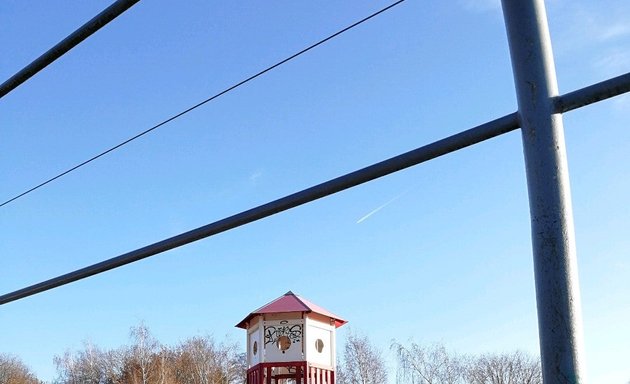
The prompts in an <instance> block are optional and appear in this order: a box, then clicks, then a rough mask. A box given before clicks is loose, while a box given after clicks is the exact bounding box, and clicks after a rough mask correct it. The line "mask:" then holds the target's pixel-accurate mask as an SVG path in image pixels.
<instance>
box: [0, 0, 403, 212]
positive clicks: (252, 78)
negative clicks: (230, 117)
mask: <svg viewBox="0 0 630 384" xmlns="http://www.w3.org/2000/svg"><path fill="white" fill-rule="evenodd" d="M404 1H405V0H398V1H396V2H394V3H392V4H390V5H388V6H386V7H384V8H382V9H380V10H378V11H376V12H374V13H372V14H371V15H369V16H366V17H364V18H363V19H361V20H359V21H357V22H354V23H352V24H351V25H349V26H347V27H345V28H343V29H341V30H339V31H337V32H335V33H333V34H331V35H329V36H328V37H325V38H323V39H321V40H319V41H318V42H316V43H314V44H311V45H310V46H308V47H306V48H304V49H302V50H301V51H298V52H296V53H294V54H292V55H291V56H289V57H287V58H285V59H283V60H280V61H278V62H277V63H275V64H273V65H271V66H269V67H267V68H265V69H263V70H261V71H260V72H257V73H256V74H254V75H252V76H249V77H248V78H246V79H244V80H241V81H239V82H238V83H236V84H234V85H232V86H230V87H228V88H226V89H224V90H222V91H220V92H219V93H216V94H214V95H212V96H210V97H208V98H207V99H205V100H203V101H201V102H199V103H197V104H195V105H193V106H192V107H190V108H187V109H185V110H183V111H181V112H179V113H177V114H176V115H173V116H171V117H169V118H167V119H166V120H163V121H162V122H160V123H158V124H156V125H154V126H152V127H150V128H148V129H146V130H144V131H142V132H140V133H138V134H136V135H134V136H132V137H130V138H128V139H127V140H125V141H123V142H121V143H119V144H116V145H114V146H113V147H111V148H109V149H106V150H105V151H103V152H100V153H99V154H97V155H95V156H93V157H91V158H89V159H87V160H85V161H83V162H81V163H79V164H77V165H75V166H73V167H71V168H69V169H67V170H65V171H63V172H61V173H59V174H57V175H56V176H53V177H51V178H49V179H47V180H45V181H43V182H41V183H39V184H37V185H35V186H34V187H32V188H30V189H28V190H26V191H24V192H22V193H20V194H18V195H15V196H13V197H11V198H10V199H8V200H5V201H4V202H2V203H0V208H1V207H4V206H5V205H7V204H10V203H12V202H14V201H15V200H17V199H19V198H21V197H24V196H26V195H28V194H30V193H32V192H34V191H36V190H38V189H40V188H42V187H44V186H45V185H48V184H50V183H52V182H53V181H55V180H57V179H59V178H61V177H63V176H65V175H67V174H69V173H71V172H73V171H76V170H77V169H79V168H82V167H84V166H86V165H87V164H89V163H91V162H93V161H95V160H97V159H99V158H101V157H103V156H105V155H107V154H109V153H111V152H113V151H115V150H117V149H119V148H121V147H123V146H125V145H127V144H129V143H131V142H132V141H135V140H137V139H139V138H141V137H142V136H144V135H146V134H148V133H150V132H153V131H155V130H156V129H158V128H160V127H162V126H164V125H166V124H168V123H170V122H171V121H173V120H175V119H178V118H179V117H181V116H183V115H186V114H187V113H189V112H192V111H194V110H195V109H197V108H199V107H201V106H203V105H205V104H207V103H209V102H211V101H213V100H215V99H217V98H219V97H221V96H223V95H225V94H226V93H228V92H231V91H233V90H235V89H236V88H239V87H241V86H242V85H244V84H247V83H249V82H250V81H252V80H254V79H256V78H257V77H260V76H262V75H264V74H265V73H267V72H269V71H272V70H274V69H275V68H278V67H279V66H281V65H283V64H285V63H287V62H289V61H291V60H293V59H295V58H297V57H298V56H301V55H303V54H305V53H306V52H308V51H310V50H312V49H314V48H316V47H318V46H320V45H322V44H324V43H326V42H328V41H330V40H332V39H334V38H335V37H337V36H339V35H341V34H343V33H344V32H347V31H349V30H351V29H353V28H355V27H357V26H359V25H361V24H363V23H365V22H366V21H368V20H370V19H372V18H374V17H376V16H378V15H380V14H382V13H384V12H386V11H388V10H390V9H392V8H394V7H395V6H397V5H399V4H401V3H403V2H404Z"/></svg>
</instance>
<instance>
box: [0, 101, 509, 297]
mask: <svg viewBox="0 0 630 384" xmlns="http://www.w3.org/2000/svg"><path fill="white" fill-rule="evenodd" d="M517 120H518V118H517V116H516V113H511V114H509V115H505V116H503V117H500V118H498V119H495V120H492V121H489V122H487V123H484V124H482V125H479V126H477V127H474V128H471V129H469V130H466V131H463V132H460V133H457V134H455V135H452V136H449V137H446V138H444V139H442V140H438V141H436V142H433V143H431V144H427V145H425V146H423V147H420V148H417V149H414V150H412V151H409V152H406V153H403V154H402V155H398V156H395V157H391V158H389V159H387V160H383V161H381V162H380V163H376V164H372V165H370V166H368V167H365V168H362V169H359V170H357V171H354V172H351V173H348V174H345V175H343V176H339V177H337V178H335V179H332V180H328V181H326V182H324V183H321V184H317V185H315V186H312V187H310V188H307V189H303V190H301V191H299V192H296V193H293V194H291V195H288V196H285V197H282V198H280V199H277V200H274V201H271V202H269V203H266V204H263V205H259V206H257V207H254V208H251V209H249V210H247V211H243V212H241V213H237V214H235V215H232V216H229V217H226V218H224V219H221V220H219V221H215V222H213V223H210V224H207V225H204V226H203V227H199V228H196V229H193V230H190V231H188V232H184V233H182V234H179V235H177V236H173V237H171V238H168V239H165V240H162V241H159V242H157V243H153V244H150V245H147V246H146V247H143V248H139V249H136V250H135V251H131V252H127V253H125V254H122V255H119V256H116V257H113V258H111V259H107V260H104V261H101V262H100V263H96V264H92V265H90V266H87V267H85V268H81V269H78V270H76V271H73V272H69V273H66V274H64V275H61V276H57V277H54V278H52V279H49V280H46V281H43V282H41V283H37V284H34V285H31V286H28V287H26V288H22V289H19V290H17V291H14V292H10V293H7V294H4V295H0V305H2V304H6V303H10V302H12V301H15V300H20V299H23V298H25V297H28V296H32V295H35V294H37V293H40V292H44V291H47V290H49V289H53V288H56V287H59V286H62V285H65V284H70V283H72V282H74V281H77V280H81V279H85V278H87V277H90V276H93V275H96V274H99V273H102V272H105V271H109V270H111V269H114V268H118V267H122V266H123V265H126V264H130V263H133V262H136V261H139V260H142V259H144V258H147V257H150V256H154V255H157V254H159V253H162V252H166V251H168V250H171V249H173V248H177V247H181V246H183V245H186V244H189V243H192V242H194V241H197V240H201V239H204V238H206V237H210V236H213V235H216V234H219V233H222V232H225V231H228V230H230V229H234V228H237V227H240V226H241V225H245V224H248V223H251V222H254V221H256V220H260V219H263V218H265V217H268V216H271V215H275V214H276V213H279V212H282V211H286V210H288V209H291V208H295V207H297V206H300V205H302V204H306V203H309V202H311V201H314V200H317V199H321V198H322V197H326V196H330V195H332V194H335V193H337V192H340V191H343V190H346V189H348V188H352V187H355V186H357V185H359V184H363V183H367V182H368V181H371V180H374V179H377V178H379V177H383V176H386V175H389V174H391V173H394V172H397V171H400V170H402V169H405V168H409V167H411V166H414V165H417V164H420V163H423V162H425V161H429V160H431V159H435V158H437V157H439V156H442V155H445V154H447V153H450V152H454V151H457V150H458V149H461V148H465V147H468V146H471V145H473V144H476V143H480V142H482V141H484V140H488V139H490V138H493V137H496V136H499V135H501V134H503V133H507V132H510V131H514V130H516V129H517V128H518V122H517Z"/></svg>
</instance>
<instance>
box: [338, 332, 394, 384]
mask: <svg viewBox="0 0 630 384" xmlns="http://www.w3.org/2000/svg"><path fill="white" fill-rule="evenodd" d="M337 381H338V382H339V384H383V383H386V382H387V369H386V368H385V362H384V360H383V357H382V354H381V352H380V351H379V350H378V349H377V348H376V347H374V346H373V345H372V344H371V343H370V340H369V339H368V338H367V336H359V335H356V334H353V333H350V334H348V338H347V339H346V345H345V348H344V353H343V361H342V363H341V364H339V365H338V369H337Z"/></svg>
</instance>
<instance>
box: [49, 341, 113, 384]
mask: <svg viewBox="0 0 630 384" xmlns="http://www.w3.org/2000/svg"><path fill="white" fill-rule="evenodd" d="M53 361H54V362H55V366H56V367H57V374H58V378H57V383H62V384H83V383H87V384H117V383H120V382H121V381H120V378H121V367H122V352H120V351H107V352H104V351H102V350H100V349H99V348H98V347H97V346H95V345H94V344H92V343H91V342H87V341H86V342H84V343H83V349H82V350H80V351H77V352H75V353H72V352H70V351H66V352H65V353H64V354H63V356H55V357H54V359H53Z"/></svg>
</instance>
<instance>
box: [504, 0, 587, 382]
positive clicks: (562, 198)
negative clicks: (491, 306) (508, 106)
mask: <svg viewBox="0 0 630 384" xmlns="http://www.w3.org/2000/svg"><path fill="white" fill-rule="evenodd" d="M502 5H503V14H504V18H505V25H506V29H507V35H508V41H509V46H510V55H511V58H512V70H513V73H514V83H515V86H516V93H517V98H518V113H519V121H520V125H521V129H522V131H521V132H522V138H523V148H524V153H525V166H526V172H527V188H528V191H529V205H530V215H531V228H532V247H533V253H534V273H535V279H536V303H537V307H538V332H539V339H540V352H541V359H542V368H543V382H544V383H545V384H560V383H562V384H565V383H572V384H573V383H581V382H583V380H584V375H583V372H582V369H583V368H582V363H581V355H582V353H583V343H582V320H581V308H580V295H579V283H578V274H577V260H576V249H575V239H574V236H575V235H574V228H573V213H572V208H571V193H570V190H569V172H568V166H567V157H566V149H565V142H564V131H563V127H562V115H560V114H555V113H554V106H553V100H552V97H554V96H557V95H558V85H557V82H556V73H555V68H554V63H553V56H552V50H551V40H550V37H549V29H548V25H547V15H546V12H545V5H544V1H543V0H502Z"/></svg>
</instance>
